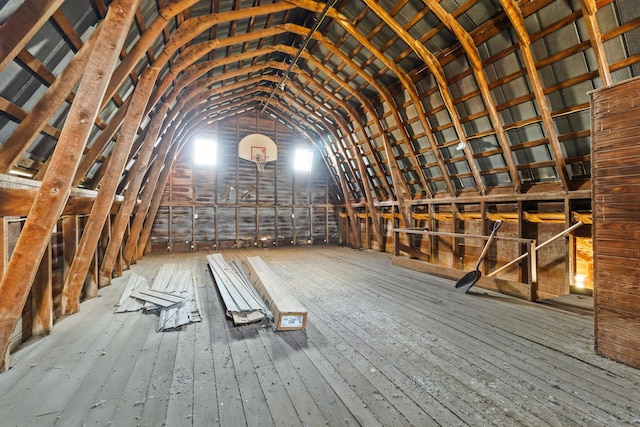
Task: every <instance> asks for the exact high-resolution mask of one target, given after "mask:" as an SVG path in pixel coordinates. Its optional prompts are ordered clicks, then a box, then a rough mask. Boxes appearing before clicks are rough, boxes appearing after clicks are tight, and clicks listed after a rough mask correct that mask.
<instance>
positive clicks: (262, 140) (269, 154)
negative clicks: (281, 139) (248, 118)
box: [238, 133, 278, 163]
mask: <svg viewBox="0 0 640 427" xmlns="http://www.w3.org/2000/svg"><path fill="white" fill-rule="evenodd" d="M238 156H239V157H240V158H241V159H245V160H249V161H250V162H254V163H255V162H265V163H266V162H273V161H275V160H277V158H278V146H277V145H276V143H275V142H273V140H272V139H271V138H269V137H268V136H266V135H262V134H259V133H252V134H251V135H247V136H245V137H244V138H242V139H241V140H240V142H239V144H238Z"/></svg>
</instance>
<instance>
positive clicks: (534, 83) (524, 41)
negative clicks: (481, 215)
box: [500, 0, 569, 190]
mask: <svg viewBox="0 0 640 427" xmlns="http://www.w3.org/2000/svg"><path fill="white" fill-rule="evenodd" d="M500 4H502V7H503V9H504V11H505V13H506V14H507V16H508V17H509V20H510V21H511V24H512V25H513V28H514V30H515V32H516V34H517V35H518V41H519V43H520V52H521V53H522V57H523V60H524V63H525V66H526V68H527V74H528V75H529V79H530V81H531V87H532V89H533V93H534V95H535V98H536V102H537V104H538V108H539V110H540V117H541V118H542V123H543V124H544V127H545V131H546V133H547V138H548V140H549V146H550V147H551V152H552V153H553V160H554V166H555V168H556V171H557V173H558V176H559V177H560V182H561V184H562V188H564V189H565V190H569V174H568V172H567V167H566V164H565V161H564V155H563V154H562V148H561V147H560V142H559V141H558V132H557V130H556V125H555V123H554V122H553V117H551V109H550V108H549V103H548V102H547V98H546V97H545V94H544V90H543V87H542V79H541V78H540V75H539V73H538V69H537V68H536V64H535V60H534V58H533V52H532V51H531V47H530V45H531V40H530V38H529V33H528V32H527V29H526V27H525V23H524V17H523V15H522V11H521V10H520V6H519V5H518V4H517V3H516V2H515V0H500Z"/></svg>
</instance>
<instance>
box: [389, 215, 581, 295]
mask: <svg viewBox="0 0 640 427" xmlns="http://www.w3.org/2000/svg"><path fill="white" fill-rule="evenodd" d="M581 225H583V223H582V222H581V221H579V222H577V223H576V224H573V225H572V226H571V227H569V228H567V229H565V230H564V231H562V232H560V233H558V234H556V235H555V236H553V237H551V238H549V239H548V240H545V241H544V242H543V243H541V244H540V245H537V244H536V239H524V238H518V237H494V240H501V241H503V242H513V243H517V244H520V245H526V248H527V250H526V252H525V253H523V254H522V255H520V256H518V257H517V258H515V259H514V260H512V261H509V262H508V263H506V264H504V265H503V266H501V267H500V268H498V269H496V270H494V271H492V272H491V273H489V274H487V275H486V276H487V277H495V276H497V275H498V274H499V273H501V272H503V271H505V270H507V269H508V268H509V267H512V266H513V265H515V264H516V263H519V262H520V261H522V260H523V259H525V258H527V284H528V285H529V286H531V295H532V298H533V300H534V301H535V299H536V296H537V291H538V265H537V261H538V256H537V253H538V251H539V250H540V249H542V248H544V247H545V246H547V245H549V244H551V243H552V242H554V241H555V240H557V239H559V238H560V237H563V236H565V235H567V234H569V233H571V232H572V231H573V230H575V229H576V228H578V227H580V226H581ZM392 231H393V255H394V256H399V255H400V251H401V246H403V245H402V244H400V234H403V233H404V234H407V235H409V234H417V235H424V236H435V237H453V238H456V239H475V240H480V241H483V242H485V241H487V240H488V239H489V236H484V235H478V234H464V233H450V232H446V231H429V230H426V229H423V228H394V229H393V230H392ZM414 249H418V250H419V248H414ZM431 250H432V251H433V247H431ZM426 255H428V256H429V257H431V258H433V256H434V254H433V253H430V254H426Z"/></svg>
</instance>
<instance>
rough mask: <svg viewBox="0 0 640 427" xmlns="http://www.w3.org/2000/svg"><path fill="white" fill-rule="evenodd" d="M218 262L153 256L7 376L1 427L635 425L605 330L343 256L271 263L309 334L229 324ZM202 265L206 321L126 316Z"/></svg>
mask: <svg viewBox="0 0 640 427" xmlns="http://www.w3.org/2000/svg"><path fill="white" fill-rule="evenodd" d="M206 255H207V253H196V254H164V255H152V256H147V257H146V258H144V259H143V260H141V261H140V262H139V263H138V264H136V265H134V266H133V268H132V269H131V270H130V271H127V272H125V273H124V275H123V276H122V277H121V278H118V279H116V280H114V283H113V285H111V286H109V287H107V288H104V289H102V290H101V291H100V296H99V297H98V298H94V299H92V300H89V301H86V302H84V303H82V305H81V311H80V313H78V314H76V315H73V316H69V317H67V318H64V319H62V320H61V321H59V322H58V323H57V324H56V325H55V327H54V332H53V334H52V335H50V336H48V337H46V338H41V339H35V340H33V341H32V342H29V343H26V344H25V345H24V346H23V347H22V348H21V349H19V350H18V351H16V352H15V353H14V354H13V356H12V368H11V369H10V370H9V371H7V372H5V373H3V374H1V375H0V425H1V426H27V425H30V426H85V425H86V426H106V425H114V426H135V425H138V426H162V425H166V426H213V425H221V426H225V427H226V426H301V425H305V426H354V425H362V426H394V427H395V426H405V425H406V426H409V425H413V426H438V425H441V426H453V425H470V426H484V425H499V426H516V425H522V426H574V425H575V426H592V425H598V426H622V425H631V426H633V425H639V424H640V400H639V399H638V391H639V390H640V371H638V370H635V369H633V368H630V367H627V366H625V365H622V364H619V363H616V362H613V361H610V360H608V359H605V358H602V357H599V356H597V355H595V353H594V351H593V318H592V315H590V314H588V312H587V311H584V310H582V311H575V310H573V311H571V310H569V311H568V310H561V309H558V308H557V307H554V306H548V305H543V304H534V303H528V302H524V301H521V300H517V299H513V298H510V297H507V296H504V295H500V294H495V293H492V292H488V291H484V290H482V289H478V288H474V289H472V290H471V292H470V293H469V294H461V293H458V292H456V291H455V290H454V286H453V282H451V281H447V280H444V279H440V278H436V277H432V276H427V275H424V274H422V273H418V272H414V271H411V270H405V269H402V268H399V267H395V266H393V265H392V264H391V258H390V256H389V255H388V254H381V253H377V252H371V251H358V250H352V249H347V248H340V247H334V246H322V247H320V246H318V247H309V248H300V247H297V248H273V249H241V250H229V251H225V252H224V256H225V259H227V260H228V261H234V260H235V261H241V260H242V259H243V258H244V257H247V256H255V255H259V256H260V257H262V258H263V259H264V261H265V262H266V263H267V264H268V265H269V267H271V269H272V270H273V271H274V272H275V273H276V274H278V275H280V277H282V279H283V280H284V283H285V285H286V286H287V288H288V289H289V291H290V292H291V293H292V295H293V296H295V297H296V298H297V299H298V300H299V301H300V302H302V303H303V304H304V305H305V306H306V307H307V309H308V311H309V314H308V323H307V328H306V330H305V331H288V332H275V331H274V330H273V329H271V327H269V326H268V325H265V324H258V325H245V326H238V327H236V326H233V324H232V322H231V321H230V320H229V319H227V318H226V316H225V313H224V307H223V306H222V303H221V299H220V296H219V294H218V293H217V291H216V289H215V287H214V283H213V279H212V276H211V273H210V272H209V270H208V267H207V265H206ZM169 262H179V263H182V264H191V265H194V266H196V272H197V273H196V275H195V277H196V282H197V283H196V285H197V288H198V291H199V296H200V302H201V307H202V311H203V321H202V322H200V323H195V324H190V325H187V326H183V327H181V328H179V329H177V330H173V331H165V332H156V330H155V326H156V322H157V317H156V315H154V314H142V313H139V312H135V313H117V314H116V313H113V311H114V305H115V304H116V303H117V301H118V298H119V297H120V293H121V291H122V289H123V287H124V286H125V284H126V282H127V279H128V276H129V275H130V274H131V273H132V272H135V273H137V274H140V275H142V276H144V277H146V278H148V279H152V278H153V277H154V275H155V274H156V272H157V271H158V269H159V268H160V266H161V265H163V264H164V263H169Z"/></svg>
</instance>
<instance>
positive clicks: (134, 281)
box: [116, 273, 149, 313]
mask: <svg viewBox="0 0 640 427" xmlns="http://www.w3.org/2000/svg"><path fill="white" fill-rule="evenodd" d="M147 290H149V282H148V281H147V278H146V277H142V276H140V275H139V274H136V273H131V275H130V276H129V280H128V281H127V284H126V285H125V286H124V289H123V290H122V295H120V300H119V301H118V304H117V305H116V313H125V312H127V311H138V310H142V308H143V307H144V300H142V299H138V298H135V297H133V293H134V292H137V293H143V292H144V291H147Z"/></svg>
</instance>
